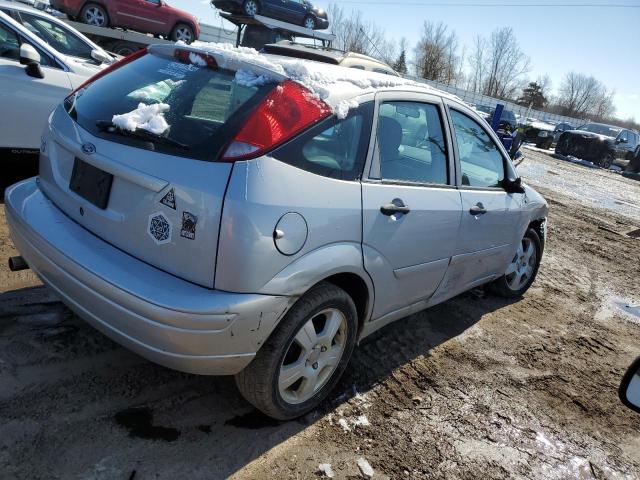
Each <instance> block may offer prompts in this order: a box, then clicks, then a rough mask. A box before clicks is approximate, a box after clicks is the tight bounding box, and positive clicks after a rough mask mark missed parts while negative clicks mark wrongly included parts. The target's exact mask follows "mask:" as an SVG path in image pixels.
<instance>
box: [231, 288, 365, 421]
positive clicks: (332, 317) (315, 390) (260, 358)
mask: <svg viewBox="0 0 640 480" xmlns="http://www.w3.org/2000/svg"><path fill="white" fill-rule="evenodd" d="M356 332H357V313H356V307H355V305H354V303H353V300H352V299H351V297H350V296H349V295H348V294H347V293H346V292H345V291H344V290H342V289H341V288H339V287H336V286H335V285H332V284H330V283H320V284H318V285H317V286H315V287H313V288H312V289H311V290H310V291H309V292H307V293H306V294H305V295H304V296H303V297H302V298H301V299H300V300H298V302H297V303H296V304H295V305H294V306H293V307H292V308H291V310H290V311H289V312H288V313H287V315H286V316H285V317H284V319H283V320H282V322H281V323H280V325H278V327H277V328H276V330H275V331H274V332H273V334H272V335H271V337H269V340H267V342H266V343H265V344H264V345H263V347H262V348H261V349H260V351H259V352H258V353H257V355H256V357H255V358H254V360H253V361H252V362H251V364H249V366H248V367H247V368H245V369H244V370H243V371H242V372H240V373H239V374H238V375H236V385H237V386H238V389H239V390H240V393H242V395H243V396H244V397H245V398H246V399H247V400H248V401H249V402H250V403H251V404H253V405H254V406H255V407H256V408H258V409H259V410H261V411H262V412H264V413H265V414H267V415H269V416H270V417H273V418H276V419H278V420H289V419H292V418H296V417H299V416H301V415H304V414H306V413H308V412H309V411H311V410H313V409H314V408H315V407H317V406H318V404H319V403H320V402H321V401H322V400H323V399H324V398H325V397H326V396H327V394H328V393H329V392H330V391H331V390H332V389H333V387H334V386H335V385H336V383H337V382H338V380H339V379H340V376H341V375H342V373H343V372H344V369H345V368H346V366H347V364H348V362H349V359H350V357H351V354H352V352H353V348H354V346H355V343H356Z"/></svg>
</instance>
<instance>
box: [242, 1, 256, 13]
mask: <svg viewBox="0 0 640 480" xmlns="http://www.w3.org/2000/svg"><path fill="white" fill-rule="evenodd" d="M242 10H243V11H244V13H245V14H246V15H249V16H250V17H253V16H254V15H258V14H259V13H260V5H259V4H258V2H257V1H256V0H246V1H245V2H244V5H242Z"/></svg>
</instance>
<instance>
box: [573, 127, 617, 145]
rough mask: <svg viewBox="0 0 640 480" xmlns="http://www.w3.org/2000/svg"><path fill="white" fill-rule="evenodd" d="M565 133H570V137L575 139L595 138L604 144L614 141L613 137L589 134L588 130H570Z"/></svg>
mask: <svg viewBox="0 0 640 480" xmlns="http://www.w3.org/2000/svg"><path fill="white" fill-rule="evenodd" d="M565 133H568V134H569V135H571V136H573V137H582V138H584V139H587V138H595V139H598V140H600V141H602V142H604V141H612V140H614V138H613V137H608V136H606V135H600V134H599V133H593V132H587V131H586V130H568V131H566V132H565Z"/></svg>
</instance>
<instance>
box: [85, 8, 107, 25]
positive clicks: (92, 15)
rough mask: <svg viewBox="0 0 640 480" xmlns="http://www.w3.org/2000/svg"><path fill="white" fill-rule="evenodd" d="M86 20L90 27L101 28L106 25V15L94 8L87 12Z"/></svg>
mask: <svg viewBox="0 0 640 480" xmlns="http://www.w3.org/2000/svg"><path fill="white" fill-rule="evenodd" d="M85 20H86V21H87V23H88V24H89V25H95V26H96V27H101V26H102V25H104V14H103V13H102V12H101V11H100V9H98V8H95V7H92V8H90V9H88V10H87V13H86V14H85Z"/></svg>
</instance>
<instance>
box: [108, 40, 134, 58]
mask: <svg viewBox="0 0 640 480" xmlns="http://www.w3.org/2000/svg"><path fill="white" fill-rule="evenodd" d="M109 50H110V51H112V52H113V53H115V54H117V55H121V56H123V57H128V56H129V55H131V54H132V53H135V52H137V51H138V50H139V48H138V47H136V46H134V45H133V44H132V43H130V42H127V41H121V42H115V43H113V44H112V45H110V46H109Z"/></svg>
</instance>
